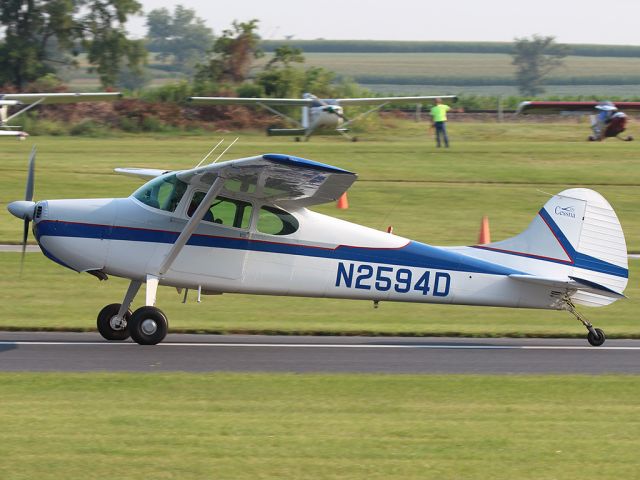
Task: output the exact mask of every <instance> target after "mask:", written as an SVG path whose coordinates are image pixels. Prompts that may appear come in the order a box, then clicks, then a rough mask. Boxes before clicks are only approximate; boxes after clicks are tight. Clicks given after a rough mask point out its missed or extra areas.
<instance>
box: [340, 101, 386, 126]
mask: <svg viewBox="0 0 640 480" xmlns="http://www.w3.org/2000/svg"><path fill="white" fill-rule="evenodd" d="M389 103H391V102H385V103H381V104H380V105H376V106H375V107H373V108H370V109H369V110H367V111H366V112H364V113H361V114H360V115H357V116H355V117H354V118H352V119H350V120H349V121H348V122H345V123H343V124H342V128H345V127H346V126H347V125H349V124H350V123H353V122H355V121H356V120H358V119H360V118H362V117H366V116H367V115H369V114H371V113H373V112H375V111H376V110H380V109H381V108H382V107H384V106H385V105H389Z"/></svg>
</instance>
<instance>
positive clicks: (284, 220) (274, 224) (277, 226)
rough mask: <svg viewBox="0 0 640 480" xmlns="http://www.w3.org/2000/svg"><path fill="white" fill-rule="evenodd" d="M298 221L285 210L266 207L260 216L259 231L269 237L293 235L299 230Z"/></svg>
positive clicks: (263, 207) (262, 209)
mask: <svg viewBox="0 0 640 480" xmlns="http://www.w3.org/2000/svg"><path fill="white" fill-rule="evenodd" d="M299 226H300V225H299V223H298V220H296V217H294V216H293V215H291V214H290V213H288V212H285V211H284V210H280V209H279V208H275V207H270V206H267V205H264V206H262V207H261V208H260V212H259V215H258V231H259V232H260V233H266V234H269V235H291V234H292V233H294V232H295V231H297V230H298V227H299Z"/></svg>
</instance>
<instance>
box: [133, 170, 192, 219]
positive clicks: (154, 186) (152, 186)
mask: <svg viewBox="0 0 640 480" xmlns="http://www.w3.org/2000/svg"><path fill="white" fill-rule="evenodd" d="M186 190H187V184H186V183H184V182H183V181H181V180H178V178H177V177H176V175H175V174H169V175H163V176H161V177H157V178H154V179H153V180H151V181H150V182H147V183H145V184H144V185H143V186H142V187H140V188H139V189H138V190H136V191H135V192H134V193H133V196H134V198H136V199H138V200H140V201H141V202H142V203H144V204H145V205H148V206H150V207H153V208H159V209H160V210H164V211H166V212H173V211H175V209H176V207H177V206H178V203H180V200H181V199H182V196H183V195H184V192H185V191H186Z"/></svg>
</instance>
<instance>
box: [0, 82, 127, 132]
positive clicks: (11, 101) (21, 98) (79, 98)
mask: <svg viewBox="0 0 640 480" xmlns="http://www.w3.org/2000/svg"><path fill="white" fill-rule="evenodd" d="M121 97H122V94H121V93H119V92H114V93H5V94H0V137H17V138H18V139H20V140H24V139H25V138H26V137H27V136H28V135H29V134H28V133H27V132H23V131H20V130H8V129H11V128H19V125H9V124H8V122H9V120H11V119H13V118H15V117H17V116H19V115H22V114H23V113H25V112H27V111H28V110H31V109H32V108H33V107H35V106H37V105H41V104H43V103H46V104H52V103H53V104H55V103H57V104H59V103H77V102H108V101H113V100H118V99H119V98H121ZM19 105H26V107H24V108H22V109H20V110H18V111H17V112H14V113H13V114H11V115H9V107H14V106H19ZM3 129H4V130H3Z"/></svg>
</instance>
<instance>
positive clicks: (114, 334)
mask: <svg viewBox="0 0 640 480" xmlns="http://www.w3.org/2000/svg"><path fill="white" fill-rule="evenodd" d="M119 310H120V304H119V303H112V304H110V305H107V306H106V307H104V308H103V309H102V310H100V313H99V314H98V319H97V321H96V324H97V326H98V332H100V335H102V337H103V338H104V339H105V340H126V339H127V338H129V329H128V325H129V319H130V318H131V310H127V312H126V313H125V314H124V318H123V319H122V320H118V319H117V315H118V311H119Z"/></svg>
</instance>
